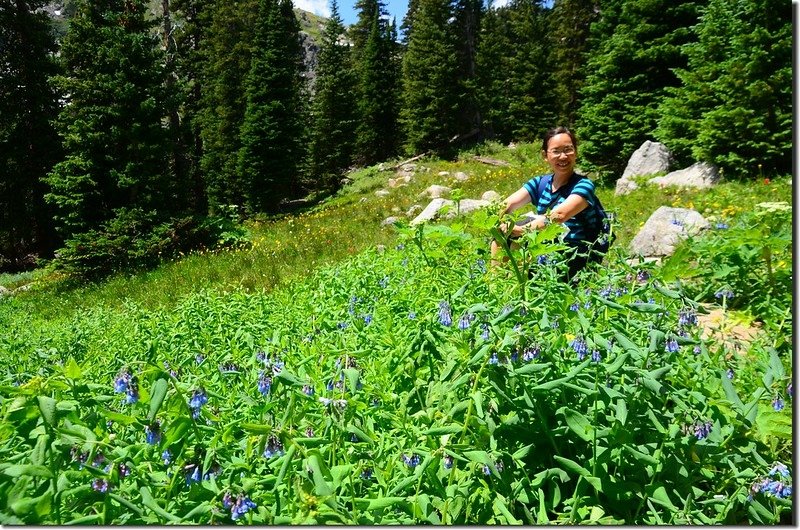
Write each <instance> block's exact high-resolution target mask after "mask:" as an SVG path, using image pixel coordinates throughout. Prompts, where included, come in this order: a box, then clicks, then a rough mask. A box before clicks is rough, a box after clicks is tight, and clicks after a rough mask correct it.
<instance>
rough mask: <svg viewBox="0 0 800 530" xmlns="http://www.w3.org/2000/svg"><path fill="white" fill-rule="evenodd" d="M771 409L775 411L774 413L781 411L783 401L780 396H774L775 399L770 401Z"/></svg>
mask: <svg viewBox="0 0 800 530" xmlns="http://www.w3.org/2000/svg"><path fill="white" fill-rule="evenodd" d="M772 408H773V409H775V411H776V412H780V411H782V410H783V399H781V397H780V396H775V399H773V400H772Z"/></svg>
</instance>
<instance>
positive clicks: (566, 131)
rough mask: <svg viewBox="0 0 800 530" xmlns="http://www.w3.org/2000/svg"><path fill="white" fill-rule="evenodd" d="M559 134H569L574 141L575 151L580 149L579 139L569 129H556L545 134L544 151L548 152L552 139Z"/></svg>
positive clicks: (543, 139)
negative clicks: (548, 145)
mask: <svg viewBox="0 0 800 530" xmlns="http://www.w3.org/2000/svg"><path fill="white" fill-rule="evenodd" d="M557 134H568V135H569V137H570V139H571V140H572V145H573V146H575V149H577V148H578V138H577V137H576V136H575V133H574V132H572V131H570V130H569V129H567V128H566V127H563V126H560V127H554V128H552V129H550V130H548V131H547V132H546V133H544V138H542V151H547V144H549V143H550V138H552V137H553V136H555V135H557Z"/></svg>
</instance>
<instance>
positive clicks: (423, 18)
mask: <svg viewBox="0 0 800 530" xmlns="http://www.w3.org/2000/svg"><path fill="white" fill-rule="evenodd" d="M452 16H453V12H452V9H451V6H450V2H449V1H448V0H419V1H418V3H417V6H416V12H415V14H414V23H413V29H412V30H411V32H410V33H409V34H408V47H407V49H406V52H405V55H404V56H403V73H402V80H403V92H402V98H401V109H400V121H401V124H402V127H403V130H404V133H405V148H406V151H407V152H408V153H420V152H424V151H428V150H431V149H433V150H437V151H440V150H444V149H447V148H448V147H449V145H448V142H449V140H450V138H451V137H452V136H453V135H454V134H456V132H457V128H458V126H457V119H458V118H457V117H458V109H459V107H460V105H461V102H460V101H459V99H458V94H459V90H458V87H457V80H458V58H457V56H456V42H455V40H456V35H457V34H456V32H455V28H454V27H453V19H452Z"/></svg>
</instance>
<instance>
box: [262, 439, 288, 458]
mask: <svg viewBox="0 0 800 530" xmlns="http://www.w3.org/2000/svg"><path fill="white" fill-rule="evenodd" d="M283 454H284V451H283V444H282V443H281V441H280V440H279V439H278V437H277V436H275V435H274V434H272V435H270V437H269V439H268V440H267V445H266V447H264V458H272V457H273V456H282V455H283Z"/></svg>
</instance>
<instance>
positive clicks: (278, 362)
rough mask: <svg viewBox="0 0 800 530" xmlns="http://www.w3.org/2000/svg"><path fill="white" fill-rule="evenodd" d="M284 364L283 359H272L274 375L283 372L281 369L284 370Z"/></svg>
mask: <svg viewBox="0 0 800 530" xmlns="http://www.w3.org/2000/svg"><path fill="white" fill-rule="evenodd" d="M283 366H284V362H283V361H281V360H280V359H276V360H274V361H272V373H273V374H274V375H278V374H279V373H281V370H283Z"/></svg>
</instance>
